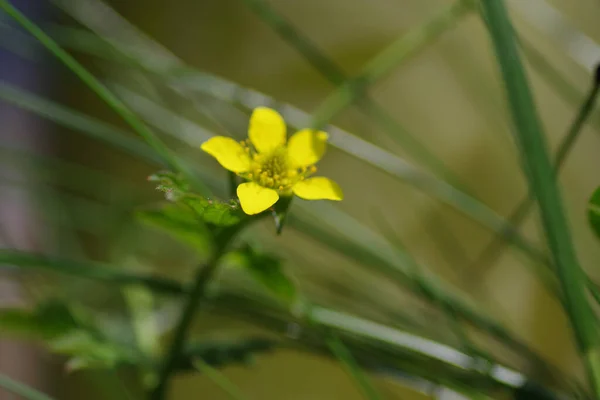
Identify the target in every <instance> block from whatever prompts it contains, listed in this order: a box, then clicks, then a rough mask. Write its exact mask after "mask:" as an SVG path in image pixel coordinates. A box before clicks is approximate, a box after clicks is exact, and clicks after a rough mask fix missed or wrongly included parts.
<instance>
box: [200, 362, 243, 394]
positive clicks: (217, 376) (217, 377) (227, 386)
mask: <svg viewBox="0 0 600 400" xmlns="http://www.w3.org/2000/svg"><path fill="white" fill-rule="evenodd" d="M194 367H196V369H198V371H200V372H202V373H203V374H205V375H206V376H208V377H209V378H210V379H211V380H212V381H213V382H214V383H215V384H216V385H217V386H219V387H220V388H221V389H223V391H225V393H227V395H228V396H229V397H230V398H231V400H245V399H246V397H245V396H244V395H243V394H242V392H241V391H240V389H238V388H237V387H236V386H235V385H234V384H233V382H231V381H230V380H229V379H227V377H225V375H223V374H222V373H220V372H219V371H218V370H217V369H215V368H213V367H211V366H210V365H208V364H207V363H205V362H204V361H202V359H200V358H198V359H196V360H194Z"/></svg>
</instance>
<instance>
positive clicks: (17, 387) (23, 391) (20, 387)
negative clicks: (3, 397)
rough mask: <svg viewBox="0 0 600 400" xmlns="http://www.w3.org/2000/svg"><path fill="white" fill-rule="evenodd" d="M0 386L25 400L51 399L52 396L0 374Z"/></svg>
mask: <svg viewBox="0 0 600 400" xmlns="http://www.w3.org/2000/svg"><path fill="white" fill-rule="evenodd" d="M0 386H1V387H3V388H4V389H6V390H8V391H9V392H12V393H14V394H16V395H17V396H20V397H22V398H23V399H26V400H53V399H52V397H50V396H48V395H46V394H44V393H41V392H38V391H37V390H35V389H33V388H31V387H29V386H27V385H25V384H23V383H20V382H17V381H15V380H13V379H11V378H10V377H8V376H6V375H4V374H0Z"/></svg>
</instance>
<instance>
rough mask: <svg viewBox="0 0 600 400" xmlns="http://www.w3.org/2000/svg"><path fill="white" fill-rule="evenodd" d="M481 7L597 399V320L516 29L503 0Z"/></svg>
mask: <svg viewBox="0 0 600 400" xmlns="http://www.w3.org/2000/svg"><path fill="white" fill-rule="evenodd" d="M481 6H482V10H483V12H484V15H485V17H486V21H487V24H488V28H489V32H490V36H491V39H492V42H493V44H494V49H495V51H496V57H497V59H498V63H499V65H500V70H501V73H502V77H503V80H504V82H505V85H506V86H505V88H506V94H507V98H508V101H509V108H510V111H511V115H512V118H513V122H514V125H515V127H516V129H517V132H516V134H517V139H518V141H519V143H520V145H521V147H522V153H523V157H524V163H525V171H526V175H527V178H528V181H529V184H530V188H531V191H532V192H534V193H535V195H536V198H537V201H538V204H539V206H540V211H541V218H542V223H543V226H544V231H545V233H546V240H547V242H548V247H549V249H550V252H551V254H552V258H553V261H554V263H555V265H556V270H557V275H558V277H559V281H560V283H561V286H562V290H563V293H564V296H565V311H566V312H567V314H568V316H569V319H570V321H571V325H572V327H573V330H574V332H575V337H576V340H577V344H578V348H579V350H580V352H581V355H582V357H583V359H584V364H585V365H586V368H587V371H588V374H589V379H590V384H591V385H592V387H593V388H594V392H595V395H596V398H598V399H600V336H598V329H597V323H596V318H595V316H594V314H593V311H592V309H591V307H590V305H589V303H588V301H587V297H586V279H585V275H584V273H583V271H582V269H581V267H580V265H579V262H578V261H577V256H576V254H575V250H574V248H573V244H572V242H571V236H570V234H569V227H568V223H567V218H566V216H565V215H564V212H563V206H562V202H561V198H560V194H559V190H558V185H557V183H556V180H555V179H554V171H553V168H552V164H551V162H550V157H549V155H548V152H547V147H546V142H545V138H544V132H543V129H542V126H541V123H540V121H539V119H538V116H537V110H536V108H535V104H534V101H533V96H532V94H531V91H530V89H529V83H528V81H527V78H526V76H525V71H524V69H523V66H522V64H521V59H520V54H519V51H518V48H517V44H516V40H515V37H514V33H513V32H514V29H513V27H512V24H511V22H510V19H509V17H508V13H507V10H506V8H505V5H504V2H503V1H502V0H482V2H481Z"/></svg>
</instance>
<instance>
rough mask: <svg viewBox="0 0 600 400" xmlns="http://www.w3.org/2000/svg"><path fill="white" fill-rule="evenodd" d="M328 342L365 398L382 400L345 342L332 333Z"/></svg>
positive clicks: (328, 337)
mask: <svg viewBox="0 0 600 400" xmlns="http://www.w3.org/2000/svg"><path fill="white" fill-rule="evenodd" d="M326 342H327V346H329V349H330V350H331V352H332V353H333V354H334V355H335V356H336V357H337V358H338V360H340V361H341V363H342V365H343V366H344V368H345V369H346V372H347V373H348V375H350V376H351V377H352V379H353V380H354V381H355V382H356V383H357V385H358V388H359V389H360V391H361V393H362V394H363V396H364V398H365V399H368V400H381V399H382V397H381V396H380V395H379V393H377V391H376V390H375V388H374V387H373V383H372V382H371V381H370V379H369V378H368V377H367V376H366V375H365V373H364V372H363V371H362V370H361V368H360V366H359V365H358V363H357V362H356V360H355V359H354V357H352V353H350V350H348V348H347V347H346V346H345V345H344V342H342V341H341V340H340V338H339V337H338V336H337V335H335V334H331V333H330V334H328V336H327V339H326Z"/></svg>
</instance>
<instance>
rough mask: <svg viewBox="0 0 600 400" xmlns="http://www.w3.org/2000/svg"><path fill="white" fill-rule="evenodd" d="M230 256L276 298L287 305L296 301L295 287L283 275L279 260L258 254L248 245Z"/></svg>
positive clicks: (271, 256) (268, 255)
mask: <svg viewBox="0 0 600 400" xmlns="http://www.w3.org/2000/svg"><path fill="white" fill-rule="evenodd" d="M232 256H233V257H232V258H233V259H235V261H236V264H238V265H240V266H241V267H243V268H244V269H245V270H246V271H248V273H249V274H250V276H251V277H252V278H254V279H255V280H256V281H257V282H258V283H260V284H261V285H262V286H264V287H265V288H266V289H267V290H269V291H270V292H271V293H273V294H274V295H275V296H276V297H278V298H279V299H281V300H283V301H285V302H287V303H292V302H293V301H294V300H295V299H296V294H297V293H296V286H295V285H294V283H293V281H292V280H291V279H290V278H289V277H288V276H287V275H286V274H285V272H284V270H283V265H282V263H281V260H280V259H279V258H277V257H275V256H273V255H270V254H265V253H260V252H258V251H256V250H255V249H254V248H253V247H252V246H250V245H246V246H245V247H244V248H243V249H241V250H238V251H236V252H235V253H233V254H232Z"/></svg>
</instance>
